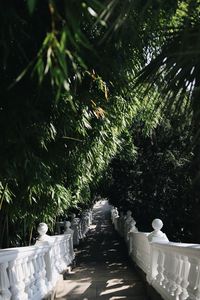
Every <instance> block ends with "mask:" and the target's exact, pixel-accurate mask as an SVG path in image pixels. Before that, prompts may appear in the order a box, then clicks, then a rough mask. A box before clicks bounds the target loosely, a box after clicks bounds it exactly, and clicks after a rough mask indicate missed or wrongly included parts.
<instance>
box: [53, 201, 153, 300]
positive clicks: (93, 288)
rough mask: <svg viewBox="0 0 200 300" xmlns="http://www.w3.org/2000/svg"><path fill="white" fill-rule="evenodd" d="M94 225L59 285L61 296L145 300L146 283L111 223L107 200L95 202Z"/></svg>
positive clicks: (88, 298)
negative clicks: (69, 272)
mask: <svg viewBox="0 0 200 300" xmlns="http://www.w3.org/2000/svg"><path fill="white" fill-rule="evenodd" d="M93 223H94V225H93V226H92V229H91V230H90V232H89V234H88V237H87V238H86V240H85V241H84V242H82V243H81V246H80V247H79V249H78V250H77V251H76V267H75V268H74V270H73V274H70V275H67V276H66V278H65V280H64V282H62V283H60V284H59V286H58V288H57V293H56V299H57V300H58V299H59V300H64V299H66V300H72V299H80V300H96V299H98V300H100V299H102V300H108V299H110V300H117V299H126V300H136V299H138V300H146V299H148V298H147V297H146V290H145V283H144V282H143V281H142V280H141V278H140V277H139V275H138V274H137V273H136V271H135V270H134V267H133V265H132V263H131V261H130V260H129V258H128V253H127V249H126V245H125V244H124V242H123V241H122V240H121V239H120V238H119V236H118V235H117V234H116V233H115V232H114V230H113V227H112V225H111V224H110V207H109V205H108V203H107V202H106V201H101V202H98V203H97V204H96V205H95V206H94V222H93Z"/></svg>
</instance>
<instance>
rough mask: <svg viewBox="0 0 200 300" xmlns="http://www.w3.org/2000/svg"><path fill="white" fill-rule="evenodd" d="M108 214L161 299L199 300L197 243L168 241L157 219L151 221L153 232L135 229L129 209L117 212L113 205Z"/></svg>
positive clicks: (199, 267)
mask: <svg viewBox="0 0 200 300" xmlns="http://www.w3.org/2000/svg"><path fill="white" fill-rule="evenodd" d="M111 218H112V222H113V224H114V227H115V229H116V230H117V231H118V232H119V234H120V235H121V236H123V237H124V239H125V241H126V243H127V247H128V250H129V255H130V256H131V258H132V260H133V261H134V262H135V263H136V264H137V265H138V266H139V267H140V268H141V269H142V270H143V272H144V273H145V274H146V278H147V281H148V283H149V284H150V285H152V286H153V287H154V288H155V289H156V290H157V292H158V293H159V294H160V295H161V296H162V298H163V299H165V300H172V299H173V300H186V299H188V300H200V245H197V244H185V243H172V242H169V240H168V238H167V236H166V235H165V234H164V233H163V232H162V231H161V229H162V227H163V223H162V221H161V220H160V219H155V220H154V221H153V222H152V227H153V229H154V230H153V231H152V232H150V233H145V232H139V231H138V230H137V228H136V226H135V225H136V223H135V221H134V219H133V217H132V215H131V212H130V211H128V212H127V214H126V215H125V216H124V215H123V214H120V216H119V214H118V212H117V209H116V208H113V209H112V211H111Z"/></svg>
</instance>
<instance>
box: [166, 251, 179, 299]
mask: <svg viewBox="0 0 200 300" xmlns="http://www.w3.org/2000/svg"><path fill="white" fill-rule="evenodd" d="M177 265H178V259H177V255H176V253H172V254H171V259H170V267H169V277H168V278H169V286H168V291H169V293H170V295H171V296H173V297H174V295H175V293H174V292H175V290H176V288H177V285H176V269H177Z"/></svg>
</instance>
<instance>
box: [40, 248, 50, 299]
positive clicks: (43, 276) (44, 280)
mask: <svg viewBox="0 0 200 300" xmlns="http://www.w3.org/2000/svg"><path fill="white" fill-rule="evenodd" d="M44 256H45V252H44V250H43V251H42V252H41V253H40V254H39V260H40V266H41V271H40V282H41V284H40V286H41V291H42V293H43V295H45V294H46V293H47V292H48V280H47V273H46V264H45V259H44Z"/></svg>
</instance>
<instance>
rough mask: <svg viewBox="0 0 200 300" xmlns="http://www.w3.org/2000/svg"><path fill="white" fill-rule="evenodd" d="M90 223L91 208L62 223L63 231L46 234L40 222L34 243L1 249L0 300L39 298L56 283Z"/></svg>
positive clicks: (49, 291)
mask: <svg viewBox="0 0 200 300" xmlns="http://www.w3.org/2000/svg"><path fill="white" fill-rule="evenodd" d="M91 223H92V211H91V210H86V211H84V212H83V213H82V216H81V218H80V219H79V218H75V215H73V216H72V222H71V223H70V222H69V221H67V222H63V224H62V225H63V226H64V234H62V235H54V236H49V235H47V234H46V233H47V231H48V227H47V225H46V224H45V223H40V224H39V227H38V233H39V238H38V240H37V242H36V244H35V245H34V246H29V247H19V248H9V249H2V250H0V300H11V299H12V300H41V299H43V298H45V297H47V296H48V295H49V294H52V292H53V290H54V289H55V286H56V284H57V282H58V280H59V278H60V277H61V274H63V273H64V272H65V271H67V270H68V269H69V265H70V264H71V263H72V261H73V259H74V256H75V255H74V248H73V246H74V245H77V244H79V240H80V239H83V238H84V237H85V236H86V233H87V232H88V230H89V227H90V225H91Z"/></svg>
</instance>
